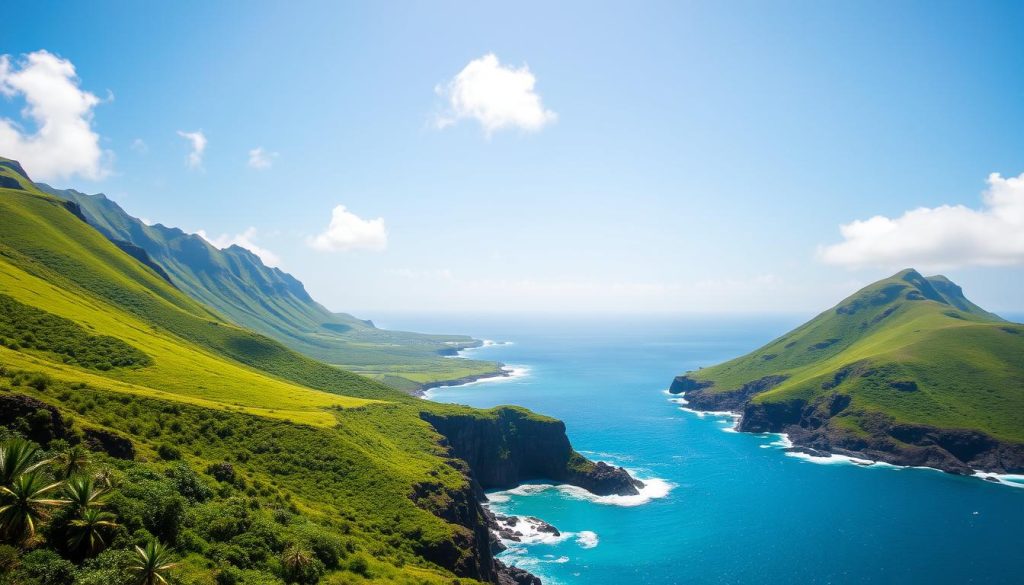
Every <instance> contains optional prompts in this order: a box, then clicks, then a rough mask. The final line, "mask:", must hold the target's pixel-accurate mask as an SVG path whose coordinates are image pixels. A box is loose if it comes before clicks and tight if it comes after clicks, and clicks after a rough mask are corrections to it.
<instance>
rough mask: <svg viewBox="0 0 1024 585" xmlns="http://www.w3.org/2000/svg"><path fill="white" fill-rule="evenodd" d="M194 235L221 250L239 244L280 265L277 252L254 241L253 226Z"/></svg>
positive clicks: (264, 261) (266, 262)
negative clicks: (230, 233) (213, 233)
mask: <svg viewBox="0 0 1024 585" xmlns="http://www.w3.org/2000/svg"><path fill="white" fill-rule="evenodd" d="M143 221H145V220H143ZM196 235H198V236H199V237H201V238H203V239H204V240H206V241H207V242H210V244H212V245H213V246H214V247H217V248H220V249H221V250H223V249H225V248H230V247H231V246H241V247H243V248H245V249H246V250H249V251H250V252H252V253H253V254H256V255H257V256H259V258H260V260H262V261H263V263H264V264H266V265H267V266H270V267H277V266H280V265H281V258H280V257H279V256H278V255H277V254H275V253H273V252H271V251H270V250H268V249H266V248H264V247H261V246H260V245H258V244H257V243H256V228H254V227H249V228H247V229H246V230H245V231H244V232H242V233H240V234H235V235H233V236H231V235H228V234H221V235H220V236H217V237H211V236H209V235H208V234H207V233H206V232H205V231H204V230H199V231H197V232H196Z"/></svg>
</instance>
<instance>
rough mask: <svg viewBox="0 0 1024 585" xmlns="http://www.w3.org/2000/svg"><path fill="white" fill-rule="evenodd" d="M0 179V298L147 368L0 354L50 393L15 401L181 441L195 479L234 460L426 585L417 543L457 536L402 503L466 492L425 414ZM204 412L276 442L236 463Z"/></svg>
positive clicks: (89, 423) (1, 362) (241, 445)
mask: <svg viewBox="0 0 1024 585" xmlns="http://www.w3.org/2000/svg"><path fill="white" fill-rule="evenodd" d="M0 176H3V177H7V178H8V183H10V179H11V178H13V179H15V180H18V181H20V182H21V184H22V187H23V188H24V189H11V188H0V217H3V218H4V221H3V222H2V223H0V293H2V294H5V295H8V296H9V297H11V298H13V299H14V300H16V301H17V302H18V303H22V304H24V305H27V306H30V307H33V308H34V309H33V310H41V311H45V312H47V313H49V314H50V315H53V316H55V317H54V319H56V320H57V321H58V322H62V321H60V319H66V320H69V321H72V322H74V323H75V324H77V325H78V326H79V327H80V328H81V329H82V330H84V331H86V332H88V334H94V335H104V336H110V337H114V338H116V339H118V340H120V341H121V342H123V343H125V344H127V345H128V346H131V348H134V349H135V350H137V351H141V352H142V353H144V354H145V355H146V356H148V357H149V358H150V359H151V360H152V363H151V364H150V365H146V366H142V367H137V366H131V367H119V368H112V369H109V370H105V371H103V370H98V369H96V368H89V367H84V366H82V365H74V364H69V363H63V360H61V359H56V358H57V357H58V356H55V354H54V353H53V352H52V351H48V350H47V349H46V348H45V347H44V348H43V349H39V348H35V347H32V346H31V345H28V346H26V347H18V349H11V348H9V347H0V366H3V369H5V370H6V371H7V372H16V371H19V370H22V371H31V372H42V373H44V374H46V375H48V376H50V377H51V378H52V380H53V381H52V383H51V384H50V385H49V388H48V389H47V390H33V389H29V388H24V387H22V388H19V391H21V392H24V393H29V394H33V395H36V396H37V397H38V398H40V399H42V400H44V401H46V402H49V403H51V404H55V405H58V406H59V407H61V408H63V409H66V412H67V413H69V414H71V415H72V416H74V418H75V422H76V425H77V426H79V427H83V428H89V427H102V428H114V429H117V430H119V431H121V432H124V433H126V434H129V435H130V436H132V438H133V440H134V441H135V442H136V443H137V445H138V446H139V447H140V448H141V450H142V452H143V454H144V455H145V454H147V453H148V454H150V455H152V453H153V452H154V450H155V447H156V446H157V445H158V444H165V443H169V444H172V445H173V444H177V445H182V446H183V447H185V449H186V454H187V455H186V457H187V459H188V460H189V463H191V464H193V465H194V466H195V467H196V468H197V469H203V468H205V465H207V464H209V463H211V462H216V461H220V460H225V459H228V460H231V459H232V458H234V460H235V461H236V462H237V463H236V465H237V466H238V467H239V468H240V469H242V470H243V472H244V473H246V474H248V475H249V476H251V477H252V478H255V479H259V480H260V481H262V482H264V483H266V484H269V485H273V486H275V487H276V488H277V489H278V490H286V491H287V492H288V493H289V494H294V496H295V498H294V500H293V501H294V502H295V503H296V504H297V505H298V507H299V509H300V510H302V511H304V512H307V513H308V514H309V515H310V516H311V517H312V518H323V519H332V518H346V519H349V521H350V522H351V523H352V526H348V527H345V528H344V530H345V531H350V532H346V534H350V537H351V538H352V539H354V540H355V541H356V542H357V543H358V546H360V547H363V550H366V551H367V552H369V553H371V554H373V556H375V557H377V558H378V559H380V561H379V562H380V565H379V573H380V574H381V575H385V574H388V575H392V577H393V576H394V575H406V576H409V575H415V576H417V577H418V578H423V579H426V580H427V581H433V580H434V579H435V578H439V577H438V576H439V575H443V574H444V571H441V570H439V569H437V568H436V567H431V566H430V565H429V564H426V563H425V562H424V561H423V560H422V559H419V558H418V557H415V556H413V557H410V554H411V553H410V550H411V549H410V547H412V546H413V545H414V544H415V543H427V544H426V545H427V546H430V545H431V543H438V542H444V541H447V540H449V539H451V538H452V537H453V535H454V534H455V533H456V532H457V531H458V530H459V529H458V528H457V527H453V526H452V525H450V524H446V523H444V522H442V521H441V520H439V519H438V518H437V517H435V516H434V515H432V514H430V513H429V512H427V511H424V510H421V509H420V508H418V507H416V506H415V505H414V504H413V502H412V501H411V500H410V499H409V497H408V496H409V494H410V493H411V492H412V489H413V486H414V485H416V484H417V483H419V482H422V481H424V480H426V479H429V480H430V481H434V482H439V483H440V484H441V485H446V486H450V487H453V488H459V487H464V486H465V480H464V478H463V477H462V476H461V475H460V474H459V473H458V472H457V471H456V470H454V469H453V468H452V467H451V466H449V465H447V464H446V463H445V461H444V459H443V458H442V457H440V456H439V455H440V449H439V447H438V445H437V442H436V441H437V439H438V437H437V435H436V434H435V433H434V432H433V430H432V429H430V427H429V426H428V425H427V424H426V423H424V422H422V421H421V420H420V419H419V416H418V414H419V412H420V410H422V409H423V408H431V405H429V404H428V403H424V402H423V401H420V400H418V399H414V398H411V397H409V396H408V395H406V394H404V393H401V392H399V391H397V390H394V389H392V388H390V387H388V386H385V385H383V384H380V383H377V382H373V381H371V380H368V379H366V378H363V377H361V376H357V375H353V374H351V373H348V372H345V371H342V370H339V369H337V368H333V367H330V366H328V365H325V364H322V363H320V362H316V361H314V360H311V359H309V358H306V357H304V356H301V355H299V354H296V353H295V352H293V351H291V350H289V349H287V348H285V347H284V346H282V345H281V344H279V343H277V342H275V341H272V340H269V339H267V338H264V337H262V336H259V335H256V334H253V333H251V332H249V331H246V330H244V329H240V328H238V327H236V326H234V325H232V324H229V323H227V322H225V321H223V320H222V319H221V318H220V317H219V316H218V315H216V314H215V313H213V312H211V311H210V310H208V309H206V308H205V307H203V306H202V305H199V304H198V303H196V302H195V301H193V300H192V299H190V298H189V297H187V296H186V295H184V294H183V293H181V292H180V291H178V290H176V289H175V288H173V287H171V286H169V285H168V284H167V283H166V282H165V281H164V280H163V279H162V278H161V277H159V276H158V275H157V274H156V273H155V272H153V271H152V270H151V269H149V268H147V267H145V266H144V265H142V264H141V263H139V262H137V261H135V260H134V259H132V258H131V257H129V256H127V255H126V254H124V253H122V252H121V251H120V250H119V249H118V248H117V247H116V246H114V245H113V244H112V243H111V242H110V241H108V240H107V239H106V238H105V237H103V236H102V235H101V234H100V233H99V232H97V231H96V230H94V229H92V228H91V227H89V226H88V225H87V224H86V223H84V222H82V221H81V220H79V219H78V218H76V217H75V216H74V215H72V213H69V211H68V210H67V209H66V208H65V205H64V202H62V201H60V200H57V199H56V198H53V197H50V196H47V195H44V194H42V193H39V192H36V191H34V190H33V187H32V185H31V184H29V183H28V182H27V181H23V180H21V179H20V178H19V177H18V175H17V174H16V173H14V172H12V171H11V170H10V169H9V168H4V167H2V166H0ZM9 306H16V305H9ZM8 341H10V340H8ZM10 384H13V382H5V383H3V384H0V387H2V386H7V387H9V386H10ZM315 389H319V390H323V391H317V390H315ZM438 408H439V409H442V410H446V409H451V408H453V407H448V406H445V407H438ZM168 409H172V410H173V411H174V412H176V413H177V414H175V416H174V419H175V420H178V421H179V422H180V423H182V426H181V428H180V429H179V430H177V431H174V430H168V429H167V428H166V426H165V425H164V424H163V422H162V420H161V419H163V420H166V414H165V413H166V412H168V411H169V410H168ZM211 416H212V417H213V418H214V419H215V420H217V421H220V423H219V424H222V425H223V427H224V428H230V429H248V431H247V433H249V435H250V436H257V437H263V442H264V443H265V442H267V441H270V445H271V447H272V448H271V449H270V450H269V451H266V450H263V451H260V450H259V449H255V451H259V452H255V451H254V453H253V454H252V455H250V456H246V457H242V456H241V455H239V453H240V452H242V451H250V450H254V443H252V442H247V441H241V440H240V439H238V440H234V439H231V437H232V436H235V435H233V434H232V433H233V432H234V431H233V430H232V431H226V432H227V433H228V434H227V435H226V436H221V435H219V434H218V435H216V436H209V437H207V435H208V432H207V434H204V431H202V430H201V427H203V422H202V421H208V420H210V417H211ZM481 416H486V414H484V413H481ZM196 429H200V430H196ZM204 437H206V438H205V439H204ZM197 439H198V440H197ZM278 495H280V492H278ZM324 521H325V522H328V520H324ZM328 525H331V524H330V522H328ZM339 530H341V529H340V528H339ZM417 559H418V560H417ZM204 563H205V561H203V560H202V558H198V559H197V560H196V561H195V562H194V563H192V564H190V565H189V566H188V567H186V569H185V570H188V571H196V572H199V573H202V572H203V568H202V567H203V565H204ZM389 563H390V564H389ZM417 565H418V566H417Z"/></svg>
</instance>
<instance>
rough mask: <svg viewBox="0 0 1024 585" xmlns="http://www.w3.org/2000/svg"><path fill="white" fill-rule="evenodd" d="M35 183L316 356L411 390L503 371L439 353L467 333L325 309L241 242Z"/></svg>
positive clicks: (463, 344)
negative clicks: (391, 324)
mask: <svg viewBox="0 0 1024 585" xmlns="http://www.w3.org/2000/svg"><path fill="white" fill-rule="evenodd" d="M26 178H27V177H26ZM38 186H39V188H40V189H41V190H43V191H44V192H46V193H48V194H50V195H53V196H55V197H59V198H62V199H65V200H68V201H71V202H74V203H76V204H77V205H78V206H79V208H80V209H81V212H82V214H83V217H84V218H85V219H86V221H88V222H89V223H90V224H91V225H93V226H94V227H96V229H98V230H99V231H100V232H101V233H103V234H104V235H106V236H107V238H108V239H110V240H111V241H113V242H115V243H116V242H125V243H127V244H129V245H131V246H135V247H137V248H139V249H141V250H144V251H145V252H146V253H147V255H148V258H149V260H150V261H152V262H153V263H154V264H155V265H157V266H159V267H160V268H161V270H162V271H164V272H165V273H166V274H167V276H168V280H169V281H170V282H172V283H173V284H174V285H175V286H176V287H178V288H179V289H181V290H182V291H183V292H185V293H186V294H188V295H189V296H191V297H192V298H194V299H196V300H198V301H200V302H202V303H204V304H206V305H208V306H210V307H213V308H214V309H216V310H218V311H219V312H220V313H221V314H223V315H224V316H225V317H227V318H228V319H230V320H232V321H233V322H235V323H237V324H239V325H241V326H244V327H247V328H250V329H253V330H255V331H258V332H261V333H263V334H265V335H268V336H270V337H272V338H275V339H277V340H278V341H281V342H282V343H284V344H285V345H288V346H289V347H291V348H292V349H295V350H297V351H299V352H301V353H305V354H306V355H309V356H311V357H313V358H315V359H318V360H321V361H325V362H327V363H330V364H334V365H337V366H339V367H342V368H344V369H347V370H350V371H355V372H358V373H360V374H363V375H367V376H370V377H373V378H375V379H377V380H381V381H384V382H386V383H389V384H391V385H393V386H395V387H398V388H400V389H402V390H405V391H409V392H415V391H420V390H422V389H425V388H428V387H432V386H438V385H444V384H451V383H455V382H457V381H466V380H474V379H479V378H483V377H489V376H496V375H503V374H504V370H503V368H502V365H501V364H498V363H496V362H488V361H482V360H470V359H465V358H459V359H457V360H452V359H450V358H445V357H444V356H445V355H448V354H450V353H451V352H452V351H457V350H459V349H466V348H470V347H477V346H479V345H480V342H479V341H477V340H474V339H472V338H471V337H469V336H465V335H430V334H418V333H410V332H402V331H387V330H382V329H378V328H377V327H376V326H374V324H373V322H372V321H369V320H363V319H358V318H356V317H354V316H352V315H349V314H347V313H334V312H331V311H329V310H328V309H326V308H325V307H324V306H323V305H321V304H320V303H318V302H316V301H315V300H314V299H313V298H312V296H311V295H310V294H309V293H308V291H306V288H305V286H304V285H303V284H302V282H301V281H299V280H298V279H297V278H295V277H294V276H292V275H291V274H289V273H287V272H284V271H283V270H281V269H280V268H277V267H270V266H266V265H265V264H264V263H263V261H262V260H261V259H260V258H259V256H257V255H256V254H254V253H252V252H251V251H250V250H248V249H246V248H244V247H242V246H238V245H231V246H228V247H227V248H223V249H221V248H217V247H215V246H214V245H212V244H211V243H209V242H208V241H207V240H205V239H204V238H202V237H201V236H199V235H197V234H190V233H187V232H185V231H184V230H182V229H180V228H177V227H171V226H166V225H164V224H161V223H155V224H153V225H148V224H146V223H145V222H143V221H142V220H140V219H138V218H136V217H133V216H131V215H130V214H128V213H127V212H126V211H125V210H124V209H123V208H122V207H121V206H120V205H119V204H118V203H117V202H116V201H114V200H112V199H110V198H109V197H107V196H106V195H104V194H102V193H98V194H93V195H90V194H86V193H82V192H81V191H78V190H75V189H57V188H54V187H51V186H49V185H46V184H44V183H43V184H39V185H38ZM143 261H145V260H143Z"/></svg>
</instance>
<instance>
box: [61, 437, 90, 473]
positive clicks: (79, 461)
mask: <svg viewBox="0 0 1024 585" xmlns="http://www.w3.org/2000/svg"><path fill="white" fill-rule="evenodd" d="M89 459H90V457H89V450H88V449H86V448H85V447H83V446H82V445H75V446H73V447H70V448H68V449H67V450H65V451H63V452H61V453H59V454H58V455H57V456H56V457H55V458H54V459H53V462H54V464H55V465H56V466H57V475H58V476H59V477H62V478H64V479H67V478H69V477H71V476H73V475H77V474H79V473H82V472H84V471H85V468H86V467H88V466H89Z"/></svg>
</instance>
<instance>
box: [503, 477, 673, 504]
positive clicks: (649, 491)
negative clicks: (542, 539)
mask: <svg viewBox="0 0 1024 585" xmlns="http://www.w3.org/2000/svg"><path fill="white" fill-rule="evenodd" d="M631 474H632V473H631ZM638 479H640V481H642V482H643V483H644V487H642V488H640V490H639V493H637V494H634V495H630V496H619V495H615V494H612V495H607V496H599V495H596V494H593V493H591V492H588V491H587V490H585V489H583V488H581V487H577V486H574V485H567V484H560V485H551V484H543V483H530V484H523V485H521V486H519V487H515V488H512V489H510V490H507V491H505V492H501V493H502V494H508V495H513V496H530V495H534V494H539V493H541V492H545V491H547V490H552V489H553V490H558V491H559V492H561V494H562V495H563V496H566V497H569V498H572V499H574V500H586V501H588V502H593V503H595V504H602V505H605V506H623V507H633V506H642V505H643V504H646V503H648V502H650V501H651V500H656V499H659V498H664V497H665V496H667V495H668V494H669V492H671V491H672V488H674V487H675V485H674V484H672V483H670V482H668V481H665V480H664V479H659V478H656V477H655V478H651V479H641V478H638Z"/></svg>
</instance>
